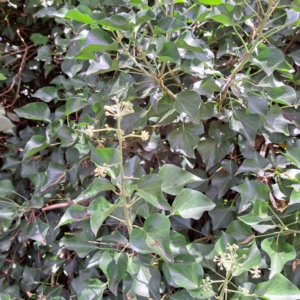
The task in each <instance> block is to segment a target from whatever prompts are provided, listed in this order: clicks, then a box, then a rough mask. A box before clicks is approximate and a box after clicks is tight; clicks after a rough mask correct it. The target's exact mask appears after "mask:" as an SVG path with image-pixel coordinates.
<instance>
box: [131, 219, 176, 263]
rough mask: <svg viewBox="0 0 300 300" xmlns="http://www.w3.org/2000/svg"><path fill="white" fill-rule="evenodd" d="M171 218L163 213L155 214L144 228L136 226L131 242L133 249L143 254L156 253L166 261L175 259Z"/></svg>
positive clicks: (146, 222)
mask: <svg viewBox="0 0 300 300" xmlns="http://www.w3.org/2000/svg"><path fill="white" fill-rule="evenodd" d="M170 225H171V224H170V220H169V218H168V217H166V216H163V215H161V214H153V215H151V216H150V217H149V218H147V220H146V221H145V223H144V227H143V228H134V229H133V231H132V233H131V236H130V242H131V246H132V249H133V250H135V251H137V252H139V253H143V254H148V253H156V254H158V255H160V256H161V257H162V258H163V259H165V260H166V261H169V262H171V261H173V259H174V258H173V254H172V251H171V249H170Z"/></svg>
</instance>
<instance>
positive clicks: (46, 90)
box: [32, 86, 58, 102]
mask: <svg viewBox="0 0 300 300" xmlns="http://www.w3.org/2000/svg"><path fill="white" fill-rule="evenodd" d="M32 97H35V98H39V99H41V100H42V101H44V102H50V101H51V100H53V99H55V98H57V97H58V94H57V89H56V88H55V87H52V86H47V87H43V88H41V89H39V90H37V91H36V92H35V93H34V94H33V95H32Z"/></svg>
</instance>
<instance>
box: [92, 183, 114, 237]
mask: <svg viewBox="0 0 300 300" xmlns="http://www.w3.org/2000/svg"><path fill="white" fill-rule="evenodd" d="M94 181H95V180H94ZM93 183H94V182H93ZM118 206H119V204H111V203H110V202H109V201H108V200H106V199H105V198H103V197H99V198H97V199H95V200H94V201H93V202H92V203H91V204H90V206H89V208H88V210H87V211H88V213H89V214H90V215H91V229H92V231H93V233H94V234H95V236H97V233H98V230H99V228H100V227H101V225H102V223H103V222H104V221H105V219H106V218H107V217H108V216H109V215H110V214H111V213H112V212H113V211H114V210H115V209H116V208H117V207H118Z"/></svg>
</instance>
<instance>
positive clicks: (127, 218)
mask: <svg viewBox="0 0 300 300" xmlns="http://www.w3.org/2000/svg"><path fill="white" fill-rule="evenodd" d="M116 118H117V133H118V140H119V153H120V157H119V162H120V175H121V185H120V189H121V192H120V195H121V198H122V199H123V200H124V202H123V208H124V217H125V223H126V226H127V230H128V233H129V235H131V232H132V224H131V218H130V209H131V208H130V207H129V203H127V195H126V190H125V175H124V169H123V149H122V141H123V136H122V130H121V116H120V115H117V116H116Z"/></svg>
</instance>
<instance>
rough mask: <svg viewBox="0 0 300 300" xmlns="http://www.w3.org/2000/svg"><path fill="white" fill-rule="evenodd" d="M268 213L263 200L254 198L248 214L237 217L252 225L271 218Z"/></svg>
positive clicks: (266, 205)
mask: <svg viewBox="0 0 300 300" xmlns="http://www.w3.org/2000/svg"><path fill="white" fill-rule="evenodd" d="M268 213H269V207H268V204H267V203H266V202H265V201H263V200H259V199H256V200H255V202H254V206H253V209H252V211H251V212H250V213H249V214H247V215H244V216H240V217H238V218H239V219H240V220H241V221H243V222H244V223H245V224H248V225H250V226H253V225H257V224H259V223H261V222H265V221H269V220H271V219H272V216H271V215H269V214H268Z"/></svg>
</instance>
